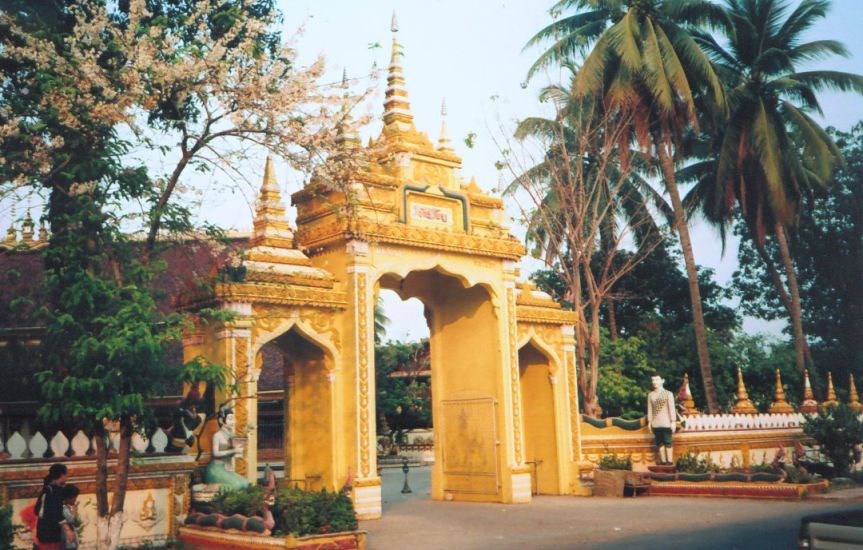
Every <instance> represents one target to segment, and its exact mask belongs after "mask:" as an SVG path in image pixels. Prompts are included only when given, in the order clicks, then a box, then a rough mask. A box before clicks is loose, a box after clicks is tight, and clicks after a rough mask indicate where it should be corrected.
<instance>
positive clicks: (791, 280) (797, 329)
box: [773, 222, 808, 372]
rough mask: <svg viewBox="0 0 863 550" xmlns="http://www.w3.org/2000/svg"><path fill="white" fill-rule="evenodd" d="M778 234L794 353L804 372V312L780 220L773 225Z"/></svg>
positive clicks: (800, 369)
mask: <svg viewBox="0 0 863 550" xmlns="http://www.w3.org/2000/svg"><path fill="white" fill-rule="evenodd" d="M773 230H774V233H775V234H776V242H777V243H778V244H779V254H780V255H781V256H782V265H783V266H784V267H785V278H786V280H787V281H788V293H789V294H790V295H791V310H790V312H789V313H791V329H792V331H793V333H794V355H795V358H796V363H797V370H799V371H800V372H803V370H804V369H805V368H806V349H805V348H806V347H808V346H807V345H806V336H805V335H804V334H803V314H802V312H801V309H800V289H799V287H798V286H797V275H796V273H795V272H794V263H793V262H792V261H791V251H790V250H789V248H788V240H787V239H786V238H785V228H784V227H783V226H782V224H781V223H780V222H776V223H775V224H774V226H773Z"/></svg>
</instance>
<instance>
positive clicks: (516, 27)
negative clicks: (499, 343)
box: [280, 0, 863, 340]
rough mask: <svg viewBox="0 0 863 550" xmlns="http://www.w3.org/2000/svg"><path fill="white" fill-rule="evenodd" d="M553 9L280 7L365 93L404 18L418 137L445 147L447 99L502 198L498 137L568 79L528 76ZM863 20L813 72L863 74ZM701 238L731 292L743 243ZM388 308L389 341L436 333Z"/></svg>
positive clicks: (830, 98)
mask: <svg viewBox="0 0 863 550" xmlns="http://www.w3.org/2000/svg"><path fill="white" fill-rule="evenodd" d="M552 4H553V2H542V1H539V2H538V1H535V0H533V1H529V0H522V1H512V0H473V1H470V2H467V1H463V0H430V1H425V2H417V1H414V0H401V1H393V0H389V1H381V0H366V1H363V2H355V1H344V0H341V1H326V2H321V1H313V0H283V1H282V2H280V8H281V9H282V11H283V13H284V16H285V25H286V28H290V25H291V24H294V25H295V26H296V25H302V26H303V35H302V36H301V37H300V38H299V40H298V48H299V50H300V52H301V57H302V56H308V57H307V59H309V60H311V59H312V57H313V56H315V55H319V54H322V55H324V56H325V58H326V60H327V62H328V65H329V66H330V71H331V74H332V76H331V78H339V77H340V75H341V74H342V71H343V70H345V71H347V74H348V76H349V78H351V79H358V82H357V85H359V86H362V85H364V84H363V82H364V81H363V80H362V76H361V75H365V74H367V73H368V72H369V70H370V68H371V66H372V63H373V62H376V63H377V65H378V66H379V67H386V65H387V63H388V61H389V55H390V45H391V42H392V33H391V32H390V19H391V16H392V13H393V11H395V13H396V17H397V20H398V27H399V31H398V33H397V36H398V40H399V42H400V43H401V44H402V45H403V47H404V52H405V57H404V61H403V67H404V72H405V78H406V82H407V88H408V90H409V94H410V100H411V108H412V111H413V113H414V117H415V122H416V126H417V128H418V129H419V130H421V131H425V132H427V133H428V134H429V136H430V137H431V138H432V140H436V139H437V136H438V133H439V128H440V120H441V117H440V104H441V99H442V98H446V104H447V111H448V116H447V125H448V127H449V133H450V137H451V139H452V140H453V144H454V146H455V149H456V152H457V153H458V154H459V155H461V156H462V158H463V160H464V162H463V169H462V173H463V175H464V176H465V177H466V178H467V179H469V178H470V177H471V176H476V178H477V182H478V184H479V185H480V187H482V188H484V189H486V190H493V189H494V188H496V187H497V185H498V179H499V173H498V171H497V169H496V168H495V166H494V163H495V161H497V160H498V159H499V158H500V153H499V147H498V146H497V145H496V144H495V138H496V137H497V138H499V137H500V136H501V128H502V126H501V125H503V128H504V129H507V128H509V129H511V128H512V127H514V125H515V121H516V120H518V119H520V118H524V117H526V116H531V115H536V114H541V113H542V108H541V105H540V104H539V102H538V101H537V93H538V90H539V89H540V88H542V87H543V86H544V85H547V84H548V83H550V82H557V81H559V80H560V74H559V72H558V71H556V70H555V71H552V72H549V73H545V74H540V75H538V76H536V77H535V78H534V79H533V80H532V81H531V82H529V83H527V84H525V75H526V73H527V69H528V68H529V67H530V65H531V64H532V63H533V61H534V60H535V59H536V57H537V56H538V55H539V53H540V51H541V50H540V49H539V48H531V49H528V50H526V51H523V47H524V45H525V44H526V43H527V41H528V40H529V39H530V37H531V36H532V35H533V34H534V33H536V32H537V31H538V30H539V29H541V28H543V27H544V26H546V25H548V24H549V23H550V22H551V21H552V20H551V17H550V15H549V13H548V8H549V7H550V6H551V5H552ZM794 5H796V2H794ZM860 21H863V1H860V0H834V2H833V7H832V10H831V11H830V12H829V13H828V15H827V18H826V19H825V20H822V22H821V23H820V24H818V25H817V26H816V27H814V28H812V29H811V30H810V31H809V33H808V35H807V36H809V37H812V38H832V39H836V40H839V41H841V42H843V43H844V44H845V45H846V47H847V48H848V50H849V51H850V53H851V56H850V58H847V59H844V58H838V57H836V58H833V59H831V60H829V61H828V62H822V63H821V64H819V65H813V66H812V67H805V66H804V69H809V68H813V69H814V68H817V69H832V70H841V71H847V72H855V73H863V33H861V32H860V27H859V22H860ZM378 45H379V47H376V46H378ZM378 88H379V91H378V93H377V95H376V97H375V98H373V100H372V107H373V109H374V110H373V112H374V113H376V114H379V113H381V112H382V105H381V102H382V95H383V88H384V86H383V83H379V84H378ZM820 97H821V100H822V106H823V109H824V117H823V119H822V122H823V123H824V124H825V125H832V126H835V127H837V128H839V129H841V130H848V129H850V127H851V126H852V125H853V124H854V123H855V122H856V121H858V120H861V119H863V98H860V97H859V96H858V97H855V96H854V95H852V94H842V93H822V94H821V95H820ZM379 129H380V124H377V125H372V127H371V128H369V129H368V130H367V132H366V133H367V134H376V133H377V132H378V131H379ZM471 133H474V134H475V135H476V139H475V140H474V147H473V148H468V147H467V146H466V145H465V143H464V139H465V138H466V137H467V136H468V135H469V134H471ZM289 185H291V184H289ZM508 211H509V212H510V214H511V215H512V216H514V217H518V214H519V210H518V207H517V206H515V205H513V204H509V205H508ZM691 229H692V234H693V241H694V249H695V257H696V261H697V263H698V264H699V265H702V266H706V267H710V268H712V269H714V270H715V272H716V278H717V280H718V281H719V282H720V283H722V284H728V283H729V282H730V280H731V275H732V273H733V272H734V270H735V268H736V266H737V243H736V242H734V241H732V240H729V243H728V245H727V247H726V250H725V253H724V255H723V253H722V248H721V244H720V240H719V236H718V234H717V233H716V232H715V231H714V230H712V229H711V228H709V227H707V226H706V225H705V224H703V223H700V222H699V221H698V220H696V221H695V222H694V223H693V224H692V228H691ZM536 267H537V263H536V262H531V261H526V262H523V266H522V275H523V276H526V275H527V274H528V273H529V272H530V271H531V270H532V269H535V268H536ZM384 300H385V309H386V312H387V314H388V315H389V316H390V317H391V318H393V323H392V324H391V326H390V328H389V329H388V333H387V338H389V339H394V340H413V339H416V338H420V337H423V336H426V335H427V334H428V329H427V327H426V326H425V321H424V319H423V317H422V313H421V311H422V306H421V305H420V304H419V302H417V301H416V300H412V301H411V302H413V303H411V302H404V303H403V302H400V300H399V299H398V298H397V297H396V296H395V294H385V295H384ZM783 326H784V322H781V321H778V322H774V323H766V322H763V321H761V320H757V319H745V320H744V330H746V331H748V332H767V333H778V332H780V331H781V329H782V327H783Z"/></svg>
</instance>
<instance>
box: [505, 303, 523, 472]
mask: <svg viewBox="0 0 863 550" xmlns="http://www.w3.org/2000/svg"><path fill="white" fill-rule="evenodd" d="M506 301H507V318H508V321H509V327H508V328H509V362H510V368H509V370H510V384H511V387H512V431H513V439H514V441H515V462H516V464H521V463H522V462H524V456H523V454H522V448H521V384H520V381H521V380H520V377H519V368H518V341H517V338H518V328H517V324H516V318H515V289H513V288H508V289H507V291H506Z"/></svg>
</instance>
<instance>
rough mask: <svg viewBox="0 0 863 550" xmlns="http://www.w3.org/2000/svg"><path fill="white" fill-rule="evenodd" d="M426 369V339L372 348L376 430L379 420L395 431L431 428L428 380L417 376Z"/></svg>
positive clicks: (427, 356) (427, 355)
mask: <svg viewBox="0 0 863 550" xmlns="http://www.w3.org/2000/svg"><path fill="white" fill-rule="evenodd" d="M429 368H430V365H429V343H428V340H423V341H422V342H411V343H402V342H390V343H388V344H386V345H383V346H377V347H375V377H376V383H377V388H376V391H377V409H378V422H379V425H378V429H379V431H381V432H383V431H386V430H384V428H385V427H384V426H382V425H381V421H382V420H385V421H386V424H387V426H386V427H388V428H390V429H391V430H393V431H396V432H400V431H403V430H409V429H414V428H428V427H430V426H431V386H430V381H429V378H428V377H421V376H418V374H419V373H420V372H421V371H423V370H427V369H429ZM394 374H395V375H394Z"/></svg>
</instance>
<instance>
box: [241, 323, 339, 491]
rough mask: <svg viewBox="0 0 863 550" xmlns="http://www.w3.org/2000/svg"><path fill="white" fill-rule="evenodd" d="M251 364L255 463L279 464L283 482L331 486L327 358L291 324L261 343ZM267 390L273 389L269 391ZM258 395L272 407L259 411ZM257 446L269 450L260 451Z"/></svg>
mask: <svg viewBox="0 0 863 550" xmlns="http://www.w3.org/2000/svg"><path fill="white" fill-rule="evenodd" d="M256 362H257V363H258V364H259V365H261V376H260V378H259V381H258V388H259V403H258V422H259V425H258V444H259V449H258V461H259V462H261V461H262V460H266V459H267V458H271V459H275V460H276V461H279V460H281V461H284V478H285V482H286V483H288V484H290V485H293V486H297V487H301V488H303V489H308V490H319V489H321V488H324V487H326V488H327V489H330V490H332V489H334V488H336V487H335V485H336V484H335V478H334V475H333V472H334V465H333V457H334V452H335V450H334V445H333V438H334V427H333V424H334V410H333V394H332V383H331V382H332V370H333V368H334V361H333V357H332V355H331V354H329V353H328V352H327V351H326V350H325V349H324V347H322V346H321V345H320V344H318V343H316V342H315V341H314V340H312V339H310V338H309V337H308V336H306V335H304V334H303V332H302V331H301V330H300V329H298V328H297V327H296V326H294V327H291V328H290V329H289V330H288V331H287V332H285V333H283V334H281V335H280V336H277V337H276V338H274V339H273V340H271V341H269V342H268V343H267V344H265V345H264V346H263V347H262V348H261V350H260V351H258V354H257V358H256ZM265 384H266V385H265ZM270 386H276V387H277V388H279V389H276V390H274V391H273V390H269V387H270ZM261 396H263V397H265V399H264V402H265V403H272V405H275V407H274V406H272V405H269V404H268V405H266V406H264V407H262V406H261ZM266 397H273V398H274V399H266ZM273 409H276V410H273ZM279 409H280V410H279ZM270 419H273V421H272V422H271V421H269V420H270ZM262 421H263V422H262ZM262 443H264V444H266V445H267V446H268V447H269V448H268V449H266V450H264V449H262V448H260V446H261V444H262ZM276 445H278V446H279V447H280V448H274V447H275V446H276ZM274 451H275V452H274Z"/></svg>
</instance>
